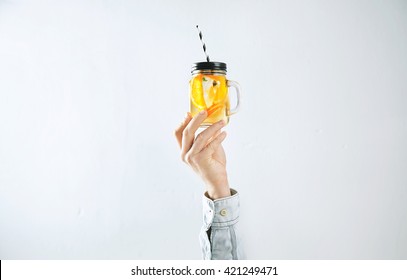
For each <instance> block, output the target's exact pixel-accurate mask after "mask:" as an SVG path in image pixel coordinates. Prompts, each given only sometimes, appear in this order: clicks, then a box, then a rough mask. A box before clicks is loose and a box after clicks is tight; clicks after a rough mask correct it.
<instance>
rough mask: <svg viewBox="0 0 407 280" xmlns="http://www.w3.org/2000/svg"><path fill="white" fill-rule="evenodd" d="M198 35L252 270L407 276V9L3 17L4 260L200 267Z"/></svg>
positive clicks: (52, 8)
mask: <svg viewBox="0 0 407 280" xmlns="http://www.w3.org/2000/svg"><path fill="white" fill-rule="evenodd" d="M196 24H199V25H200V27H201V30H202V32H203V36H204V40H205V41H206V44H207V48H208V53H209V55H210V57H211V58H212V60H214V61H224V62H226V63H227V64H228V69H229V71H228V77H229V78H230V79H233V80H237V81H238V82H240V84H241V86H242V89H243V93H242V94H243V97H244V99H243V104H242V109H241V111H240V112H239V113H238V114H237V115H235V116H233V117H232V119H231V122H230V124H229V125H228V126H227V127H226V130H227V132H228V138H227V139H226V141H225V144H224V145H225V149H226V153H227V156H228V171H229V175H230V182H231V185H232V186H233V187H234V188H236V189H237V190H238V191H239V192H240V194H241V220H240V231H241V234H242V235H243V238H244V241H245V250H246V254H247V257H248V258H249V259H377V258H379V259H399V258H403V259H406V258H407V147H406V143H407V110H406V107H407V51H406V50H407V3H406V2H405V1H350V0H349V1H187V0H185V1H163V0H162V1H130V0H128V1H117V0H115V1H113V0H110V1H79V0H76V1H72V0H71V1H5V0H0V258H1V259H44V258H45V259H190V258H191V259H199V258H201V254H200V248H199V243H198V232H199V229H200V226H201V196H202V193H203V191H204V187H203V185H202V183H201V181H200V180H199V179H198V178H197V177H196V176H195V174H193V172H192V171H190V170H189V169H188V168H187V166H186V165H185V164H183V163H182V162H181V161H180V157H179V151H178V147H177V145H176V142H175V139H173V135H172V131H173V129H174V128H175V127H176V126H177V125H178V123H179V122H180V121H181V120H182V118H183V115H184V114H185V112H186V111H187V110H188V80H189V78H190V67H191V64H192V63H193V62H197V61H203V60H204V58H205V57H204V54H203V51H202V46H201V44H200V41H199V37H198V34H197V30H196V29H195V25H196Z"/></svg>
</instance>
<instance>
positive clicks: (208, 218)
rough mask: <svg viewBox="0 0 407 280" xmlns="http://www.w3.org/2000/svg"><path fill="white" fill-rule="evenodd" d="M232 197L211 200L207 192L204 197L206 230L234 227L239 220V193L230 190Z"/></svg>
mask: <svg viewBox="0 0 407 280" xmlns="http://www.w3.org/2000/svg"><path fill="white" fill-rule="evenodd" d="M230 192H231V196H228V197H224V198H220V199H215V200H211V199H210V198H209V197H208V193H207V192H206V193H205V195H204V197H203V213H204V215H203V216H204V217H203V218H204V224H203V226H204V229H205V230H208V229H209V228H211V227H213V228H222V227H228V226H231V225H234V224H236V223H237V221H238V219H239V203H240V202H239V193H238V192H237V191H236V190H234V189H230Z"/></svg>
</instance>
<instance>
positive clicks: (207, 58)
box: [196, 25, 209, 62]
mask: <svg viewBox="0 0 407 280" xmlns="http://www.w3.org/2000/svg"><path fill="white" fill-rule="evenodd" d="M196 28H197V29H198V31H199V39H201V42H202V47H203V50H204V53H205V55H206V61H207V62H209V55H208V54H207V53H206V45H205V43H204V41H203V39H202V32H201V30H199V27H198V25H197V26H196Z"/></svg>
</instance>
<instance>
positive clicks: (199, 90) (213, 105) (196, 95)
mask: <svg viewBox="0 0 407 280" xmlns="http://www.w3.org/2000/svg"><path fill="white" fill-rule="evenodd" d="M190 94H191V96H190V100H191V114H192V116H195V115H196V114H198V113H199V112H200V111H202V110H206V111H207V112H208V117H207V119H206V120H205V121H204V124H206V125H208V124H212V123H215V122H217V121H220V120H225V121H226V122H228V117H227V115H228V111H229V99H228V98H227V95H228V88H227V85H226V77H225V76H215V75H204V74H198V75H195V76H194V77H192V79H191V81H190Z"/></svg>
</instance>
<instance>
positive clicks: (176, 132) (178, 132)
mask: <svg viewBox="0 0 407 280" xmlns="http://www.w3.org/2000/svg"><path fill="white" fill-rule="evenodd" d="M191 119H192V117H191V114H190V113H189V112H188V113H187V114H186V116H185V118H184V120H183V121H182V122H181V123H180V125H179V126H178V128H177V129H175V130H174V135H175V138H176V139H177V142H178V145H179V147H180V148H181V147H182V132H183V131H184V129H185V127H186V126H187V125H188V124H189V122H190V121H191Z"/></svg>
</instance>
